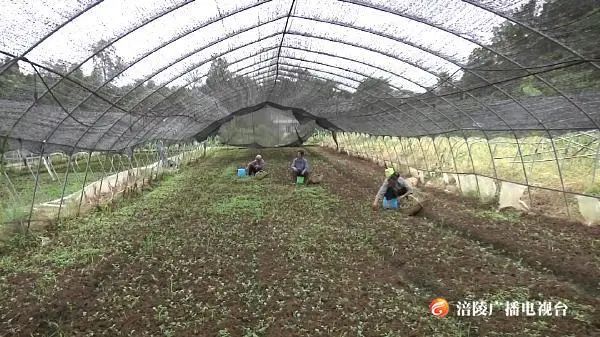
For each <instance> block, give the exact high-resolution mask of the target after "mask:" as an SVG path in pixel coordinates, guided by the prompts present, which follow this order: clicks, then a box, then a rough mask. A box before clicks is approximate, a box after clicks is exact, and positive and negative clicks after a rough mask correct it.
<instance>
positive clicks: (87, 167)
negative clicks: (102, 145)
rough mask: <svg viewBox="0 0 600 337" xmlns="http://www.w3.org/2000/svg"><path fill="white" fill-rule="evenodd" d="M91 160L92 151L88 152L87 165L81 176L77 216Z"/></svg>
mask: <svg viewBox="0 0 600 337" xmlns="http://www.w3.org/2000/svg"><path fill="white" fill-rule="evenodd" d="M91 159H92V151H89V152H88V159H87V163H86V164H85V174H84V176H83V184H82V185H81V196H80V197H79V205H78V206H77V215H76V216H79V213H80V212H81V202H82V201H83V195H84V194H85V183H86V182H87V177H88V171H89V168H90V160H91Z"/></svg>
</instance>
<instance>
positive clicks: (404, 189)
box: [373, 167, 411, 210]
mask: <svg viewBox="0 0 600 337" xmlns="http://www.w3.org/2000/svg"><path fill="white" fill-rule="evenodd" d="M385 177H386V178H385V180H384V181H383V183H382V184H381V187H380V188H379V191H377V195H375V200H374V201H373V209H374V210H376V209H378V208H379V202H380V201H381V200H382V199H383V205H384V207H385V208H396V207H397V205H398V199H401V198H403V197H405V196H407V195H408V194H410V193H411V187H410V185H409V184H408V183H407V182H406V180H404V179H403V178H402V177H400V174H399V173H398V172H395V170H394V168H393V167H390V168H387V169H386V170H385ZM388 205H396V207H394V206H388Z"/></svg>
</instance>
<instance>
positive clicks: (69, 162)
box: [57, 148, 75, 221]
mask: <svg viewBox="0 0 600 337" xmlns="http://www.w3.org/2000/svg"><path fill="white" fill-rule="evenodd" d="M74 150H75V148H73V149H72V150H71V154H70V155H69V156H68V157H69V158H68V159H67V169H66V171H65V179H64V180H63V186H62V192H61V193H60V203H59V204H58V215H57V220H58V221H60V213H61V211H62V205H63V200H64V198H65V191H66V189H67V181H68V180H67V179H69V172H70V171H69V167H70V166H71V160H72V158H73V151H74Z"/></svg>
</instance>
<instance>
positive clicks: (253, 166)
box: [246, 154, 265, 176]
mask: <svg viewBox="0 0 600 337" xmlns="http://www.w3.org/2000/svg"><path fill="white" fill-rule="evenodd" d="M264 168H265V161H264V159H262V156H261V155H260V154H257V155H256V158H255V159H254V160H253V161H251V162H250V163H248V167H247V168H246V169H247V170H248V175H250V176H253V175H256V174H257V173H258V172H260V171H262V170H263V169H264Z"/></svg>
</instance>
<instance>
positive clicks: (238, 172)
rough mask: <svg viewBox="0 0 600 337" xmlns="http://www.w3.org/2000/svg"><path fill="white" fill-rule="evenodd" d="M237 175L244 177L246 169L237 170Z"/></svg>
mask: <svg viewBox="0 0 600 337" xmlns="http://www.w3.org/2000/svg"><path fill="white" fill-rule="evenodd" d="M237 175H238V177H245V176H246V169H245V168H240V169H238V170H237Z"/></svg>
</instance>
